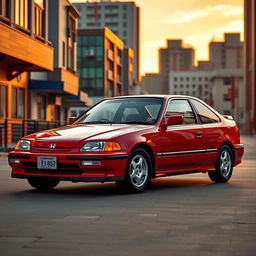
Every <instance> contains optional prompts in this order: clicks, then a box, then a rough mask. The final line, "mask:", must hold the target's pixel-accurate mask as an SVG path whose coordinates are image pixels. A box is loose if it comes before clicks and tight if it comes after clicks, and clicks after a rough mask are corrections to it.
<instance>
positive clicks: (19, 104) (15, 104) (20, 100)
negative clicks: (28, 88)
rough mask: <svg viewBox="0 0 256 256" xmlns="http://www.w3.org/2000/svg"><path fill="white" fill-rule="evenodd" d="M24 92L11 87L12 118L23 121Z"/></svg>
mask: <svg viewBox="0 0 256 256" xmlns="http://www.w3.org/2000/svg"><path fill="white" fill-rule="evenodd" d="M24 113H25V90H24V88H18V87H12V118H16V119H23V118H24V117H25V115H24Z"/></svg>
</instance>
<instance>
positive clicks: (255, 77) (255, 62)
mask: <svg viewBox="0 0 256 256" xmlns="http://www.w3.org/2000/svg"><path fill="white" fill-rule="evenodd" d="M255 23H256V3H255V1H254V0H245V1H244V40H245V65H244V74H245V100H246V117H245V125H244V132H245V133H246V134H255V133H256V32H255V29H256V24H255Z"/></svg>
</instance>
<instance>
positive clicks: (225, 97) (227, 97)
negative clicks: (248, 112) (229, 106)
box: [223, 93, 231, 101]
mask: <svg viewBox="0 0 256 256" xmlns="http://www.w3.org/2000/svg"><path fill="white" fill-rule="evenodd" d="M223 100H224V101H230V100H231V99H230V96H229V95H228V94H227V93H225V94H224V95H223Z"/></svg>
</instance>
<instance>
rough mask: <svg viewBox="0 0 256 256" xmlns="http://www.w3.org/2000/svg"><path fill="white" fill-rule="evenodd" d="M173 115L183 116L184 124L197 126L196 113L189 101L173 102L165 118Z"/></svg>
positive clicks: (169, 105) (169, 104) (170, 103)
mask: <svg viewBox="0 0 256 256" xmlns="http://www.w3.org/2000/svg"><path fill="white" fill-rule="evenodd" d="M172 115H182V116H183V118H184V120H183V124H195V123H196V119H195V115H194V112H193V110H192V108H191V106H190V104H189V103H188V101H187V100H171V101H170V102H169V103H168V107H167V110H166V113H165V117H166V118H167V117H169V116H172Z"/></svg>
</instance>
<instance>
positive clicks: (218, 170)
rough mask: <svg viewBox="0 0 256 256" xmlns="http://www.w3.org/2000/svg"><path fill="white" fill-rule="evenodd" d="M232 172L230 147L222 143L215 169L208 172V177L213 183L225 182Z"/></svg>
mask: <svg viewBox="0 0 256 256" xmlns="http://www.w3.org/2000/svg"><path fill="white" fill-rule="evenodd" d="M232 172H233V155H232V152H231V149H230V147H228V146H227V145H224V146H222V147H221V149H220V152H219V155H218V158H217V161H216V164H215V170H214V171H210V172H208V175H209V177H210V179H211V180H212V181H213V182H215V183H225V182H227V181H228V180H229V179H230V178H231V176H232Z"/></svg>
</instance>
